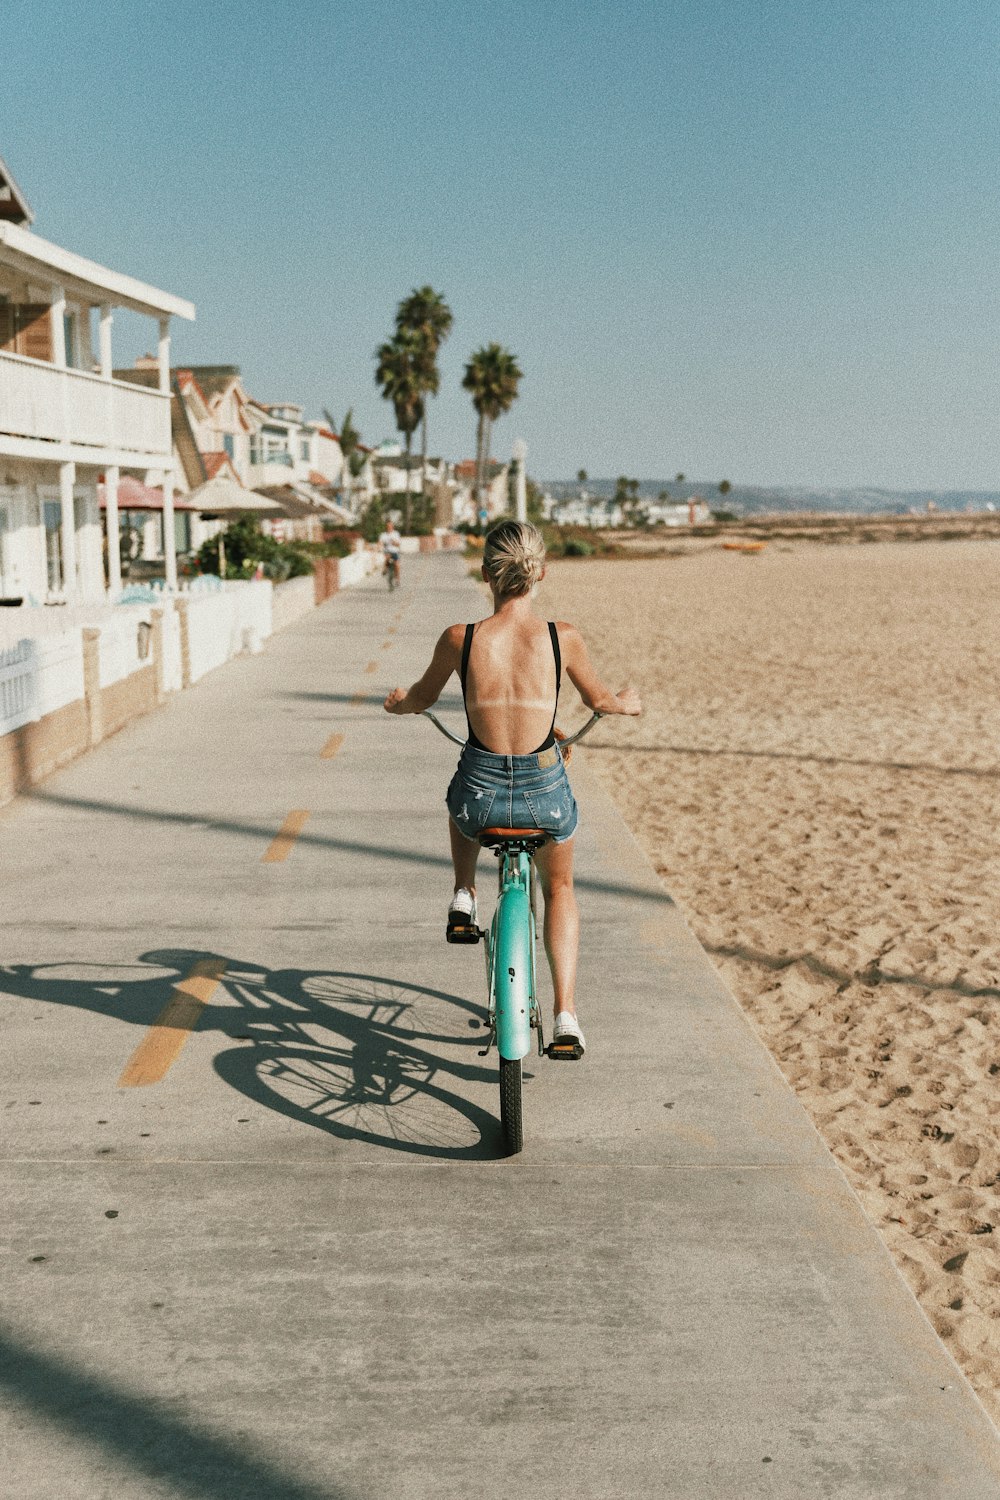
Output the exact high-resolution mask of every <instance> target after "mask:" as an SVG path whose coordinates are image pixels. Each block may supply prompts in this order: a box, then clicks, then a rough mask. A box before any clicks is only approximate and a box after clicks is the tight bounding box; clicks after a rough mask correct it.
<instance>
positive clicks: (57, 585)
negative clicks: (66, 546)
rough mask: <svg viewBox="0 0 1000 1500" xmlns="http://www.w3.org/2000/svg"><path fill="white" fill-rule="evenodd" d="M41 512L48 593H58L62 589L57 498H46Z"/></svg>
mask: <svg viewBox="0 0 1000 1500" xmlns="http://www.w3.org/2000/svg"><path fill="white" fill-rule="evenodd" d="M43 514H44V518H45V561H46V564H47V567H48V582H49V593H50V594H58V593H59V592H60V590H61V589H62V535H61V533H60V526H61V524H62V506H61V505H60V504H59V501H58V500H46V501H45V505H44V511H43Z"/></svg>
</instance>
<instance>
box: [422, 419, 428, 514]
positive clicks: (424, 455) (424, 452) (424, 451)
mask: <svg viewBox="0 0 1000 1500" xmlns="http://www.w3.org/2000/svg"><path fill="white" fill-rule="evenodd" d="M420 493H421V495H422V496H423V500H424V506H425V508H426V505H427V405H426V400H425V403H424V420H423V423H422V424H421V436H420Z"/></svg>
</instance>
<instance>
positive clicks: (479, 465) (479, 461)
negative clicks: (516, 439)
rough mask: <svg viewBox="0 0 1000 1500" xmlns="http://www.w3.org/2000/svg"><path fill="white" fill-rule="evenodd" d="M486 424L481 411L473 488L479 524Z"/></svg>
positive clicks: (477, 430)
mask: <svg viewBox="0 0 1000 1500" xmlns="http://www.w3.org/2000/svg"><path fill="white" fill-rule="evenodd" d="M485 425H486V416H485V413H483V412H480V413H479V421H478V422H477V423H476V483H475V488H474V490H473V499H474V504H475V507H476V525H477V526H478V524H479V512H480V510H481V509H482V500H483V429H484V427H485Z"/></svg>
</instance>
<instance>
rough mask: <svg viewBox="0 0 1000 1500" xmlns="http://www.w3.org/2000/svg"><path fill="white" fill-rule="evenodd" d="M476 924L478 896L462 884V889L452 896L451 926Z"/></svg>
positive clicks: (449, 914) (449, 921)
mask: <svg viewBox="0 0 1000 1500" xmlns="http://www.w3.org/2000/svg"><path fill="white" fill-rule="evenodd" d="M475 925H476V898H475V896H474V895H473V894H472V892H471V891H470V890H469V889H468V888H467V887H466V886H464V885H463V886H462V888H461V890H458V891H456V892H455V894H454V896H452V898H451V905H450V906H449V908H448V926H449V927H455V926H458V927H475Z"/></svg>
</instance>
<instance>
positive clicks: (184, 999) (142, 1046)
mask: <svg viewBox="0 0 1000 1500" xmlns="http://www.w3.org/2000/svg"><path fill="white" fill-rule="evenodd" d="M225 972H226V961H225V959H224V958H200V959H199V960H198V962H197V963H196V964H195V966H194V968H193V969H192V970H191V972H190V974H188V975H187V977H186V978H184V979H182V980H181V981H180V983H179V984H175V985H174V988H173V993H172V994H171V996H170V999H169V1000H168V1001H167V1003H166V1005H165V1006H164V1007H163V1009H162V1010H161V1011H160V1014H159V1015H158V1016H157V1018H156V1020H155V1021H154V1022H153V1024H152V1026H151V1027H150V1028H149V1030H148V1031H147V1032H146V1035H145V1036H144V1037H143V1039H142V1041H141V1042H140V1043H139V1045H138V1047H136V1049H135V1051H134V1052H133V1053H132V1056H131V1057H130V1058H129V1060H128V1062H127V1063H126V1064H125V1070H124V1072H123V1073H122V1076H121V1077H120V1078H119V1080H118V1087H119V1088H120V1089H137V1088H144V1087H145V1085H146V1084H149V1083H159V1081H160V1079H161V1078H163V1077H164V1075H165V1074H166V1072H167V1069H168V1068H169V1067H170V1064H171V1063H172V1062H173V1061H174V1060H175V1058H176V1057H177V1055H178V1053H179V1052H180V1050H181V1048H182V1047H183V1045H184V1043H185V1042H186V1041H187V1039H188V1037H189V1036H190V1034H191V1032H192V1031H193V1030H194V1028H195V1027H196V1026H197V1024H198V1022H199V1021H200V1020H201V1013H202V1011H203V1010H204V1009H205V1006H206V1005H207V1004H208V1002H209V1001H210V1000H211V998H212V996H213V995H214V994H215V991H216V990H217V989H218V986H219V982H220V980H221V979H222V976H223V975H224V974H225Z"/></svg>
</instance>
